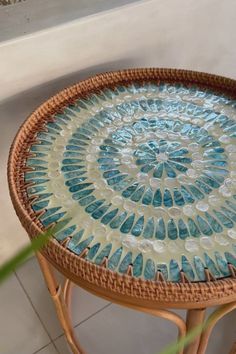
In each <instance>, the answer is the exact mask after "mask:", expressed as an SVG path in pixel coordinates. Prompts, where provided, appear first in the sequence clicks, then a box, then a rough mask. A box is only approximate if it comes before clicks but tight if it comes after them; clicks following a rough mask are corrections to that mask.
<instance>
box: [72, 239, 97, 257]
mask: <svg viewBox="0 0 236 354" xmlns="http://www.w3.org/2000/svg"><path fill="white" fill-rule="evenodd" d="M93 238H94V236H89V237H88V238H87V239H85V240H84V241H82V242H80V243H79V244H78V245H77V246H75V248H74V249H73V250H72V251H73V252H74V253H76V254H78V255H79V254H80V253H81V252H83V250H84V249H85V248H87V247H88V246H89V244H90V243H91V242H92V240H93Z"/></svg>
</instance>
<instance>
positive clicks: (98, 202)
mask: <svg viewBox="0 0 236 354" xmlns="http://www.w3.org/2000/svg"><path fill="white" fill-rule="evenodd" d="M104 202H105V199H99V200H96V201H95V202H94V203H92V204H90V205H88V206H87V207H86V208H85V211H86V213H92V212H94V211H95V210H97V209H98V208H99V207H100V206H101V205H102V204H103V203H104Z"/></svg>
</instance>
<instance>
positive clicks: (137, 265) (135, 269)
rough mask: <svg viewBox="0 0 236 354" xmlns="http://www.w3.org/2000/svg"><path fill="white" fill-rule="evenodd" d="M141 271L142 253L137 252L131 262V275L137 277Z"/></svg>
mask: <svg viewBox="0 0 236 354" xmlns="http://www.w3.org/2000/svg"><path fill="white" fill-rule="evenodd" d="M142 271H143V255H142V253H139V254H138V255H137V257H136V258H135V260H134V262H133V275H134V276H135V277H139V276H140V275H141V274H142Z"/></svg>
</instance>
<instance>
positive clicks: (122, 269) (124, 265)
mask: <svg viewBox="0 0 236 354" xmlns="http://www.w3.org/2000/svg"><path fill="white" fill-rule="evenodd" d="M131 263H132V252H128V253H127V254H126V256H125V257H124V258H123V260H122V262H121V263H120V266H119V272H120V273H126V272H127V270H128V267H129V265H130V264H131Z"/></svg>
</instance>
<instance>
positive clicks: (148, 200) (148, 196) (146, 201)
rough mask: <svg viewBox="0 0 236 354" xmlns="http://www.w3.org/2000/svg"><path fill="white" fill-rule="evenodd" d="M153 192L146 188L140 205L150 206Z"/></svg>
mask: <svg viewBox="0 0 236 354" xmlns="http://www.w3.org/2000/svg"><path fill="white" fill-rule="evenodd" d="M152 198H153V192H152V190H151V188H147V189H146V192H145V193H144V195H143V199H142V203H143V204H144V205H150V204H151V203H152Z"/></svg>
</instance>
